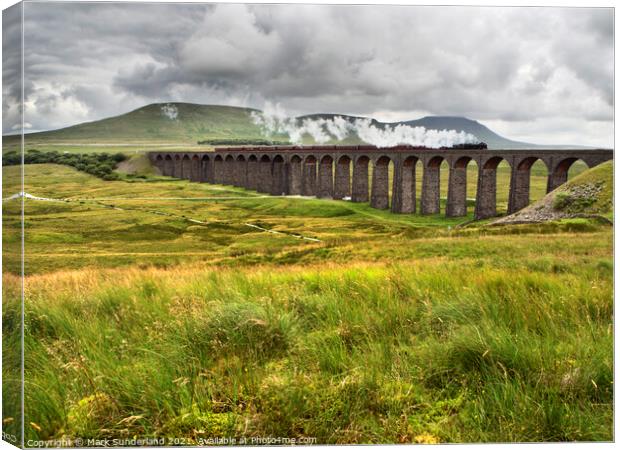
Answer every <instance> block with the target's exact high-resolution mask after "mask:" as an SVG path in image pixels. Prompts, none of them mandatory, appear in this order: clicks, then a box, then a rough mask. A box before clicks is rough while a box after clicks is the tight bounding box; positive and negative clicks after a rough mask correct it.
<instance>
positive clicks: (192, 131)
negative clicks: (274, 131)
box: [5, 102, 587, 149]
mask: <svg viewBox="0 0 620 450" xmlns="http://www.w3.org/2000/svg"><path fill="white" fill-rule="evenodd" d="M253 112H260V111H259V110H257V109H253V108H241V107H235V106H220V105H199V104H194V103H179V102H172V103H153V104H150V105H146V106H143V107H141V108H138V109H136V110H133V111H130V112H128V113H125V114H121V115H118V116H114V117H109V118H106V119H101V120H96V121H93V122H86V123H81V124H77V125H73V126H70V127H66V128H61V129H58V130H52V131H43V132H37V133H28V134H26V139H27V140H28V142H36V141H41V142H67V143H79V142H87V141H88V142H102V143H107V142H121V141H122V142H127V143H129V142H144V143H145V144H148V143H151V142H171V143H172V142H174V143H191V144H195V143H196V142H197V141H200V140H205V139H248V140H251V139H264V138H265V135H264V134H263V132H262V130H261V128H260V127H259V126H258V125H256V124H255V123H254V121H253V120H252V116H251V114H252V113H253ZM336 116H340V117H343V118H345V119H347V120H354V119H357V118H361V117H357V116H349V115H345V114H332V113H329V114H310V115H304V116H299V117H298V119H304V118H325V119H329V118H333V117H336ZM371 120H372V123H373V124H375V125H376V126H379V127H386V126H395V125H398V124H403V125H408V126H412V127H418V126H421V127H425V128H426V129H432V130H456V131H459V132H460V131H464V132H466V133H470V134H473V135H474V136H476V137H477V138H478V139H480V141H482V142H485V143H486V144H487V145H488V147H489V148H505V149H519V148H558V147H562V148H587V147H584V146H578V145H536V144H531V143H527V142H519V141H514V140H511V139H507V138H505V137H503V136H500V135H499V134H497V133H495V132H494V131H492V130H490V129H489V128H488V127H486V126H484V125H483V124H481V123H480V122H478V121H475V120H472V119H468V118H466V117H456V116H427V117H423V118H421V119H416V120H408V121H401V122H391V123H388V122H379V121H377V120H375V119H371ZM6 138H9V139H11V138H10V137H8V136H5V139H6ZM280 138H282V136H280ZM336 142H338V143H342V144H361V143H363V142H362V141H361V140H360V139H359V137H358V136H357V135H353V136H349V137H347V138H346V139H345V140H344V141H334V143H336ZM304 143H305V144H311V143H313V142H312V140H311V138H309V136H308V137H306V138H304Z"/></svg>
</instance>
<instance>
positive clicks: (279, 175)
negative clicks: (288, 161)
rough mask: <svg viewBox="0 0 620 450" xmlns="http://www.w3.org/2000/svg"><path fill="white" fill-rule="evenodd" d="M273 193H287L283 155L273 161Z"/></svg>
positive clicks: (277, 156)
mask: <svg viewBox="0 0 620 450" xmlns="http://www.w3.org/2000/svg"><path fill="white" fill-rule="evenodd" d="M271 195H286V168H285V165H284V158H283V157H282V155H276V156H274V157H273V161H272V162H271Z"/></svg>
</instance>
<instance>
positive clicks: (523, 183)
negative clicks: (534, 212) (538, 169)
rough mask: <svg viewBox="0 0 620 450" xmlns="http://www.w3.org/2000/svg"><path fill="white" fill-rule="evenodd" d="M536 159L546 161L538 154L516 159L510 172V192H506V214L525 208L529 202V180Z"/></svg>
mask: <svg viewBox="0 0 620 450" xmlns="http://www.w3.org/2000/svg"><path fill="white" fill-rule="evenodd" d="M538 161H541V162H543V163H544V164H545V167H546V168H547V173H548V172H549V168H548V166H547V162H546V161H544V160H543V159H542V158H540V157H538V156H528V157H525V158H523V159H521V160H519V161H516V162H515V163H514V165H513V168H512V170H511V173H510V192H509V194H508V214H511V213H513V212H516V211H519V210H520V209H523V208H525V207H526V206H527V205H529V203H530V182H531V171H532V166H534V164H536V163H537V162H538Z"/></svg>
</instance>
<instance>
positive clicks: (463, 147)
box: [441, 142, 487, 150]
mask: <svg viewBox="0 0 620 450" xmlns="http://www.w3.org/2000/svg"><path fill="white" fill-rule="evenodd" d="M441 148H443V149H446V148H457V149H461V150H486V149H487V144H485V143H484V142H478V143H477V144H456V145H453V146H452V147H441Z"/></svg>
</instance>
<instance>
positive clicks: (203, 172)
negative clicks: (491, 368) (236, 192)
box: [200, 155, 213, 183]
mask: <svg viewBox="0 0 620 450" xmlns="http://www.w3.org/2000/svg"><path fill="white" fill-rule="evenodd" d="M200 181H203V182H207V183H213V164H212V162H211V159H210V158H209V156H208V155H203V156H202V158H201V159H200Z"/></svg>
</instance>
